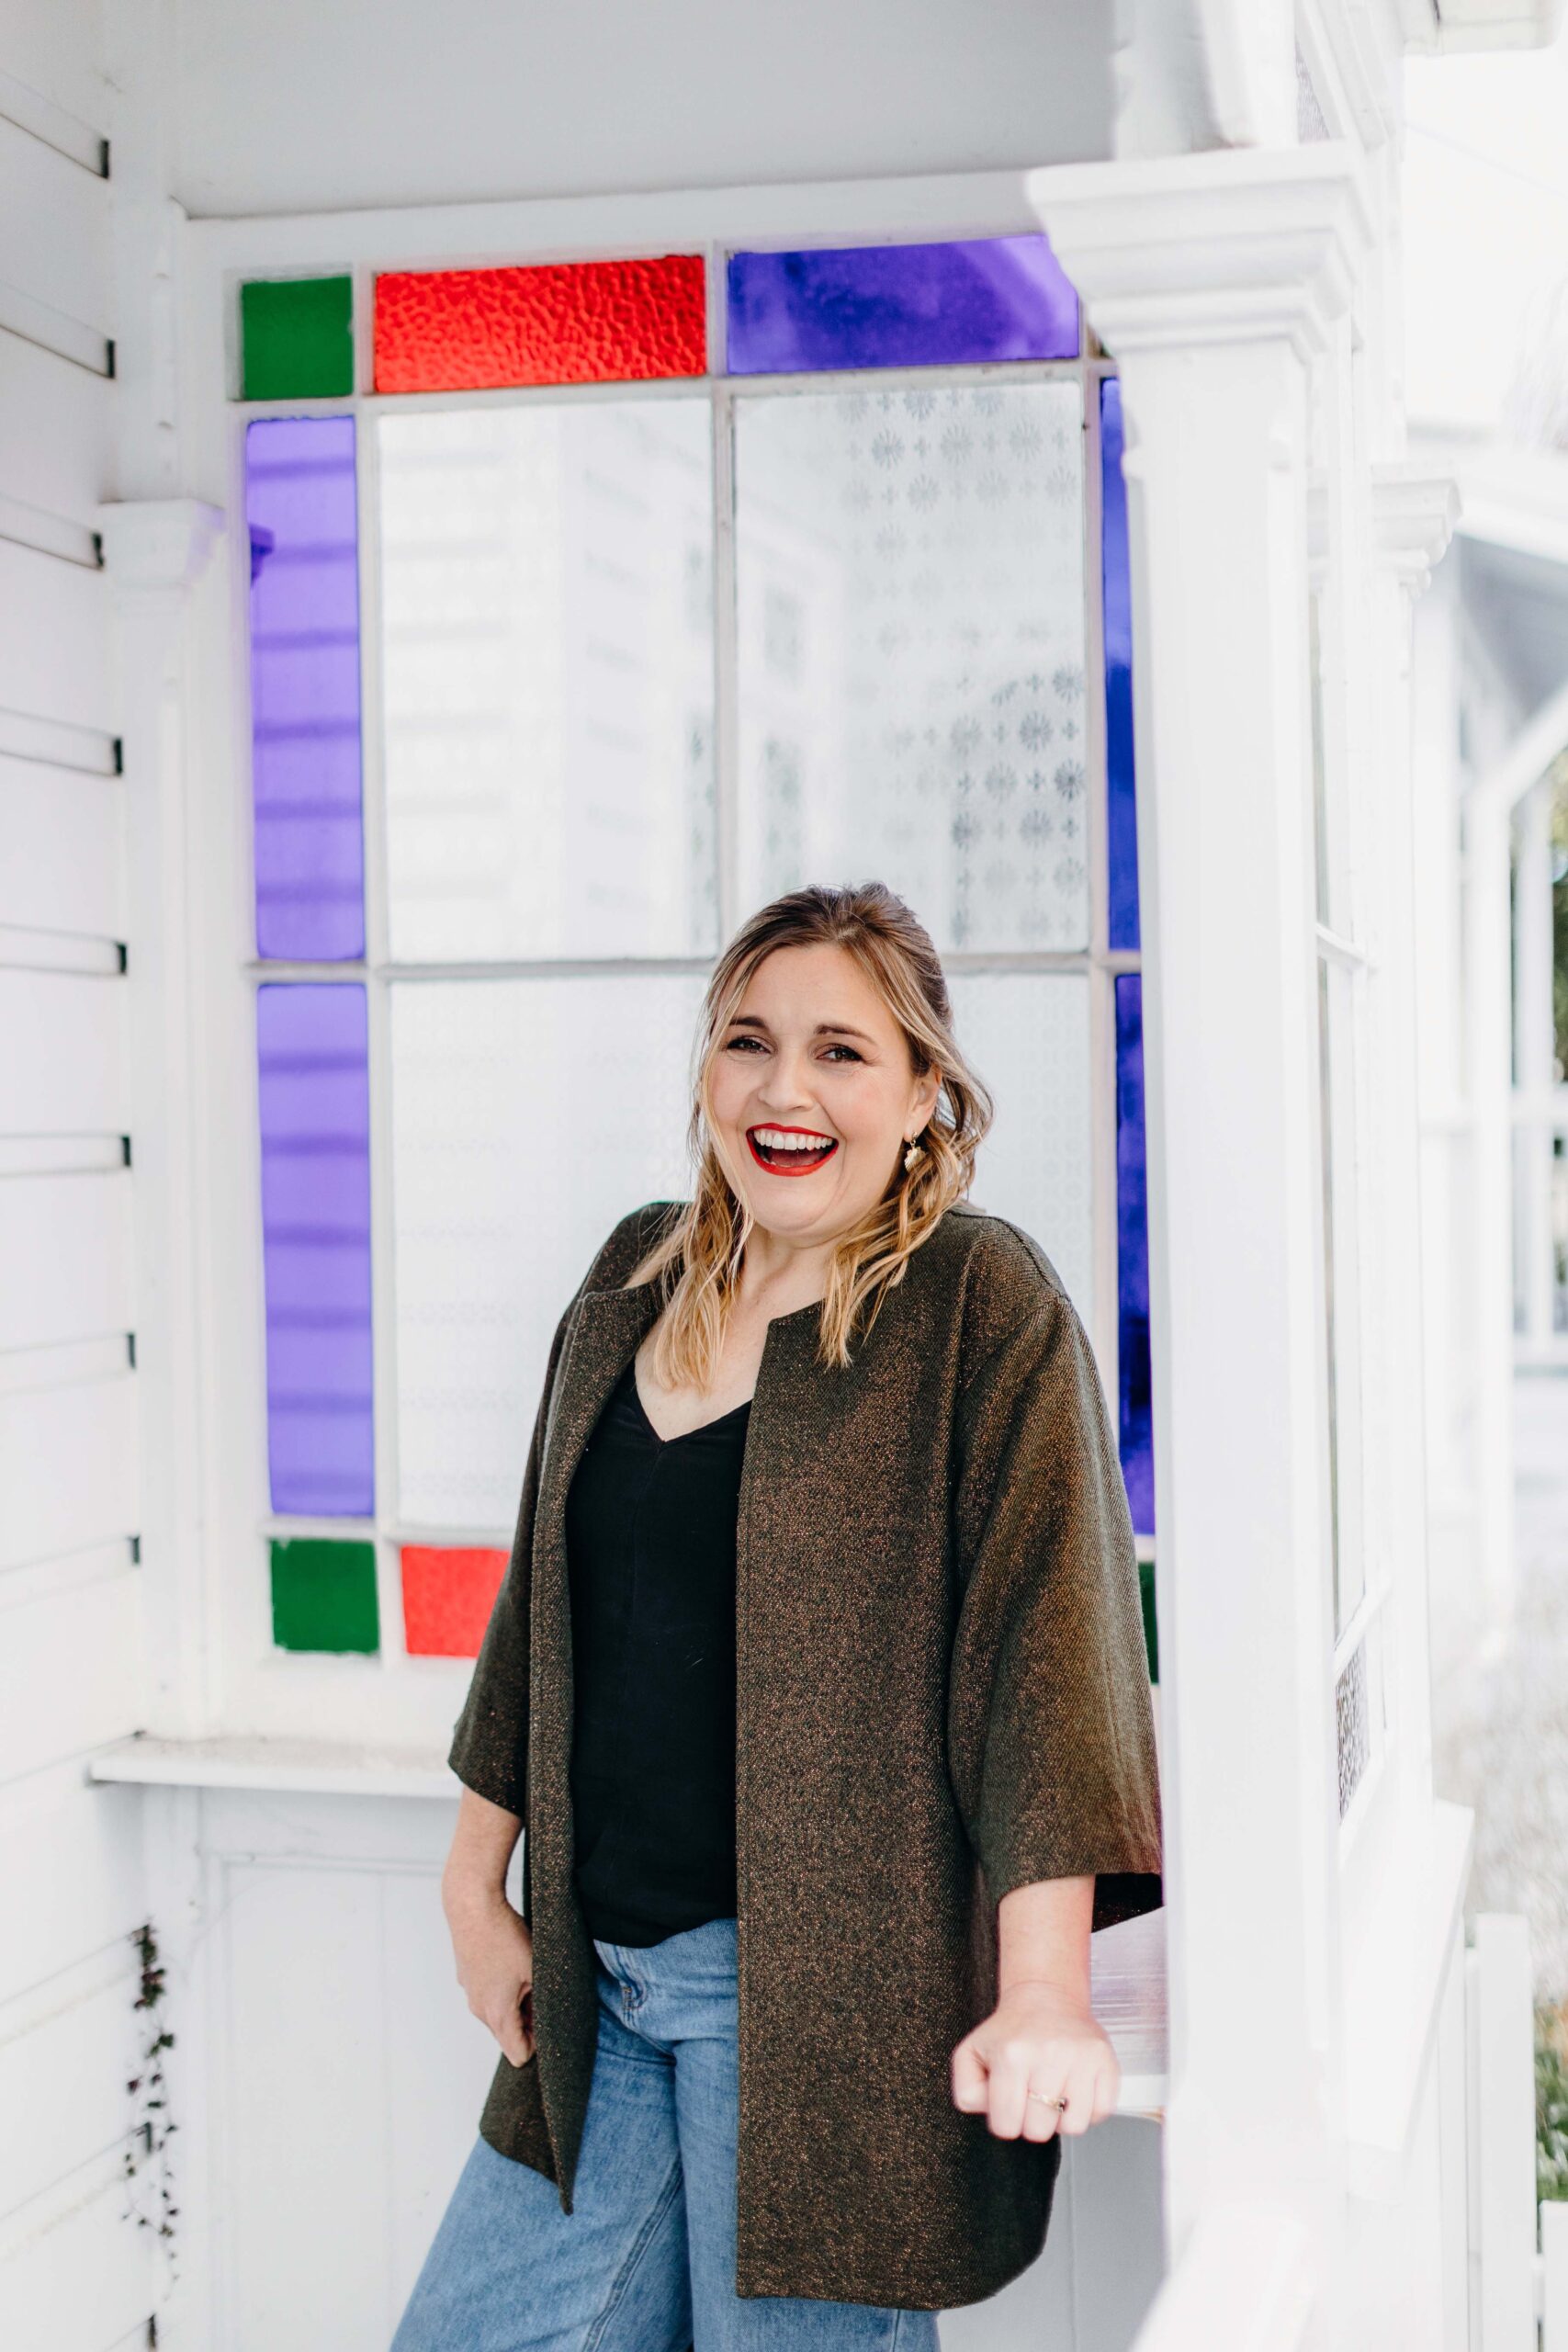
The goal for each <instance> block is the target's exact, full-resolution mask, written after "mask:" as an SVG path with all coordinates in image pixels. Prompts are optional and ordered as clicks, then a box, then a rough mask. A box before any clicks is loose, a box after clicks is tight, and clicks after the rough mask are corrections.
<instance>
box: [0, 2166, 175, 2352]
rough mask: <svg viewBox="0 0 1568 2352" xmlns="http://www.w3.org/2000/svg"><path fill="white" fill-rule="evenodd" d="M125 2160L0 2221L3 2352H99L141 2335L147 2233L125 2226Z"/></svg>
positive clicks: (87, 2171)
mask: <svg viewBox="0 0 1568 2352" xmlns="http://www.w3.org/2000/svg"><path fill="white" fill-rule="evenodd" d="M123 2159H124V2151H123V2150H122V2149H121V2148H118V2147H116V2148H109V2149H106V2150H105V2151H104V2153H103V2154H101V2155H99V2156H96V2157H95V2158H94V2160H93V2162H92V2163H91V2164H90V2165H83V2166H82V2167H81V2169H80V2171H79V2172H78V2173H76V2174H73V2176H72V2177H70V2178H69V2179H67V2180H65V2181H62V2182H56V2183H54V2184H53V2185H52V2186H51V2187H50V2188H46V2189H45V2190H44V2191H43V2192H42V2193H41V2194H40V2195H39V2196H37V2197H34V2198H31V2199H29V2200H28V2204H27V2205H26V2206H24V2207H22V2208H21V2209H20V2211H18V2212H16V2213H13V2214H10V2215H8V2216H7V2217H6V2220H5V2221H4V2222H0V2344H3V2345H5V2346H6V2352H97V2347H98V2346H102V2345H109V2344H118V2343H119V2342H120V2341H121V2340H122V2339H123V2338H124V2337H125V2336H127V2335H130V2332H131V2330H132V2329H133V2328H135V2327H136V2326H137V2324H138V2323H139V2322H140V2323H141V2324H142V2326H143V2328H144V2327H145V2323H146V2319H147V2314H148V2311H149V2309H150V2307H151V2303H152V2292H151V2287H152V2279H151V2271H150V2267H149V2263H148V2258H147V2238H148V2233H147V2231H145V2230H142V2229H139V2228H138V2227H137V2225H136V2223H135V2222H134V2221H133V2220H127V2218H126V2203H127V2199H126V2183H125V2180H124V2177H123ZM143 2341H145V2336H143Z"/></svg>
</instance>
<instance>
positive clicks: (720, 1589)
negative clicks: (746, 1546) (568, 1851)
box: [566, 1364, 751, 1945]
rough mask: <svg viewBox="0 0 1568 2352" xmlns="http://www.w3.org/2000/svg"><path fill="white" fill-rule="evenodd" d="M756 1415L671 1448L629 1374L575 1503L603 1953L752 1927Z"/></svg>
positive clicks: (585, 1836) (580, 1811)
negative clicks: (738, 1726) (740, 1769)
mask: <svg viewBox="0 0 1568 2352" xmlns="http://www.w3.org/2000/svg"><path fill="white" fill-rule="evenodd" d="M750 1410H751V1408H750V1402H748V1403H746V1404H744V1405H738V1406H737V1407H736V1408H735V1409H734V1411H733V1412H729V1413H725V1414H723V1415H721V1416H720V1417H719V1419H716V1420H712V1421H708V1422H706V1423H705V1424H704V1425H703V1427H701V1428H700V1429H695V1430H687V1431H686V1432H685V1433H684V1434H683V1435H682V1436H680V1437H675V1438H671V1439H668V1440H665V1439H661V1438H660V1437H659V1436H658V1434H657V1433H656V1431H655V1430H654V1428H653V1425H652V1423H651V1422H650V1421H649V1418H648V1415H647V1413H646V1412H645V1411H644V1409H643V1405H642V1400H641V1398H640V1397H638V1395H637V1373H636V1366H635V1364H628V1365H627V1366H626V1371H625V1372H624V1373H623V1374H622V1375H621V1377H620V1379H619V1380H618V1381H617V1382H616V1384H615V1387H614V1388H613V1389H612V1391H611V1392H610V1395H609V1397H608V1398H607V1399H606V1401H605V1404H604V1410H603V1411H602V1413H601V1414H600V1416H599V1419H598V1420H597V1422H596V1423H595V1425H594V1428H593V1430H592V1434H591V1436H590V1438H589V1441H588V1443H587V1446H586V1448H585V1449H584V1452H583V1454H582V1458H581V1461H580V1462H579V1464H578V1465H577V1469H576V1471H575V1472H574V1474H573V1476H572V1481H571V1486H570V1489H569V1491H568V1494H567V1502H566V1542H567V1559H568V1566H569V1571H570V1586H571V1637H572V1681H573V1687H574V1704H575V1721H574V1732H573V1739H572V1757H571V1802H572V1817H573V1823H574V1826H575V1833H576V1878H577V1888H578V1894H579V1897H580V1899H581V1904H582V1909H583V1915H584V1917H585V1919H586V1921H587V1925H588V1931H589V1933H590V1935H591V1936H593V1937H595V1938H597V1939H598V1940H599V1941H600V1942H602V1943H616V1944H631V1945H647V1944H656V1943H661V1942H662V1941H663V1939H664V1938H665V1937H666V1936H672V1935H679V1934H681V1933H682V1932H683V1931H684V1930H685V1929H686V1928H700V1927H702V1926H703V1925H704V1924H705V1922H706V1921H707V1920H709V1919H725V1918H733V1917H734V1916H735V1911H736V1887H735V1521H736V1512H737V1509H738V1507H739V1496H740V1469H741V1463H742V1459H743V1457H744V1454H745V1451H746V1429H747V1423H748V1420H749V1419H750Z"/></svg>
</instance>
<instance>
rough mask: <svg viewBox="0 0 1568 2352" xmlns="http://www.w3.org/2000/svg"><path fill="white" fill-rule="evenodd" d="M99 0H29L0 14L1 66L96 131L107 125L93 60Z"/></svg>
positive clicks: (97, 42) (106, 100)
mask: <svg viewBox="0 0 1568 2352" xmlns="http://www.w3.org/2000/svg"><path fill="white" fill-rule="evenodd" d="M101 17H102V0H29V5H28V6H21V7H11V8H7V10H6V54H5V65H6V72H7V73H8V74H15V75H16V77H17V81H18V82H26V83H27V84H28V86H29V87H30V88H32V89H35V90H37V91H39V92H40V93H41V95H42V96H44V97H46V98H51V99H52V100H53V102H54V104H55V105H56V106H57V107H64V108H65V110H66V112H67V113H68V114H73V115H75V116H77V117H78V118H79V119H81V120H82V121H83V122H86V123H90V124H91V125H92V126H93V128H94V129H95V130H107V128H108V104H109V94H108V89H107V85H106V84H105V81H104V76H103V74H102V72H101V70H100V67H99V63H98V53H99V48H100V44H101V40H102V28H101Z"/></svg>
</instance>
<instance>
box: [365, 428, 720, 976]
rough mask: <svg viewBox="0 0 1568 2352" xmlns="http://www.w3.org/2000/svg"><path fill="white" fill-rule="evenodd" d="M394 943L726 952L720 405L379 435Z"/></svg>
mask: <svg viewBox="0 0 1568 2352" xmlns="http://www.w3.org/2000/svg"><path fill="white" fill-rule="evenodd" d="M378 442H379V458H380V503H381V536H382V554H381V608H382V661H383V671H384V685H383V696H384V707H385V736H386V752H385V757H386V777H387V812H388V813H387V837H388V867H389V873H388V888H389V927H390V944H391V952H392V955H393V956H394V957H395V958H397V959H398V960H399V961H401V962H415V961H429V960H432V959H440V960H453V959H461V960H464V961H475V960H483V959H485V958H513V959H519V960H521V959H525V958H530V957H544V956H610V955H614V956H636V955H641V956H649V955H685V954H692V953H702V952H704V951H705V950H709V949H711V948H712V947H713V946H714V945H715V944H716V936H715V925H716V876H715V856H714V786H713V587H712V554H711V548H712V538H713V494H712V486H711V485H712V465H711V456H710V446H709V424H708V411H707V407H706V405H705V403H704V402H700V401H682V400H669V399H666V400H658V401H651V400H626V401H591V402H589V403H587V404H586V405H584V404H582V403H581V402H580V403H576V404H573V405H571V406H569V407H563V408H554V407H549V406H536V405H528V406H525V407H521V408H477V409H476V408H467V409H462V410H457V411H453V412H450V413H447V412H443V411H439V410H425V411H422V412H418V413H410V414H404V415H393V416H387V417H383V418H382V419H381V421H380V425H379V429H378Z"/></svg>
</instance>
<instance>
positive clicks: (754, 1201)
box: [708, 947, 941, 1247]
mask: <svg viewBox="0 0 1568 2352" xmlns="http://www.w3.org/2000/svg"><path fill="white" fill-rule="evenodd" d="M940 1091H941V1080H940V1079H939V1078H938V1077H937V1075H936V1074H935V1072H934V1071H933V1072H932V1073H931V1075H929V1076H928V1077H926V1078H923V1079H917V1078H916V1077H915V1076H914V1075H913V1073H912V1072H911V1070H910V1068H909V1049H908V1045H907V1044H906V1042H905V1038H904V1033H903V1031H902V1030H901V1029H900V1028H899V1026H898V1024H897V1022H896V1021H895V1020H894V1018H893V1015H892V1013H891V1012H889V1011H888V1010H887V1007H886V1004H884V1002H883V1001H882V999H881V997H880V996H879V995H878V993H877V991H876V989H874V987H873V986H872V984H871V982H870V981H869V980H868V979H867V978H865V976H864V975H863V972H862V971H861V969H860V967H859V966H858V965H857V964H856V962H855V961H854V958H853V957H852V956H851V955H850V954H849V952H848V950H847V949H845V948H842V947H776V948H775V949H774V950H773V954H772V955H771V956H765V957H764V958H763V960H762V962H761V964H760V965H759V966H758V967H757V969H756V970H755V971H754V972H753V973H752V975H751V978H750V982H749V984H748V986H747V989H746V993H745V995H744V996H743V997H742V999H741V1001H740V1003H739V1006H738V1007H737V1009H736V1013H735V1017H734V1018H733V1019H732V1020H731V1022H730V1023H729V1025H728V1028H727V1029H726V1030H725V1031H724V1033H723V1035H721V1036H720V1038H719V1041H718V1045H717V1048H716V1052H715V1055H714V1058H713V1061H712V1063H711V1065H710V1068H709V1074H708V1103H709V1115H710V1118H711V1120H712V1123H713V1126H714V1128H715V1131H716V1137H715V1139H716V1143H717V1146H718V1149H719V1153H720V1157H721V1158H722V1159H723V1161H724V1164H725V1169H726V1172H727V1173H728V1177H729V1181H730V1182H731V1183H732V1184H733V1185H734V1187H735V1189H736V1191H737V1192H738V1193H739V1194H740V1196H741V1197H742V1198H743V1199H744V1201H745V1202H746V1204H747V1205H748V1207H749V1208H750V1210H751V1213H752V1215H753V1216H754V1217H755V1218H756V1221H757V1223H758V1224H759V1225H760V1226H761V1227H762V1228H763V1229H764V1230H765V1231H767V1232H770V1233H775V1234H777V1235H778V1236H779V1237H780V1238H782V1239H787V1240H789V1241H791V1242H793V1243H795V1244H796V1245H797V1246H800V1247H808V1246H810V1245H811V1244H814V1243H818V1242H827V1241H831V1240H833V1239H835V1238H837V1237H838V1235H840V1233H843V1232H846V1231H847V1230H848V1229H849V1227H851V1226H852V1225H854V1224H855V1223H856V1222H857V1221H858V1220H859V1219H860V1218H861V1217H862V1216H864V1215H865V1214H866V1212H867V1211H868V1210H869V1209H871V1208H872V1207H873V1206H874V1204H875V1203H876V1202H878V1201H879V1200H881V1199H882V1197H883V1195H884V1194H885V1193H886V1190H887V1185H888V1182H889V1179H890V1178H891V1177H892V1175H893V1173H894V1170H896V1169H897V1166H898V1164H899V1162H900V1160H901V1159H902V1158H903V1155H904V1153H905V1151H906V1150H907V1149H908V1143H907V1140H906V1139H907V1137H908V1136H911V1135H918V1134H919V1131H920V1130H921V1128H922V1127H924V1125H926V1122H927V1120H928V1119H929V1118H930V1117H931V1113H932V1112H933V1111H934V1109H935V1108H936V1103H937V1097H938V1094H939V1092H940Z"/></svg>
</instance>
